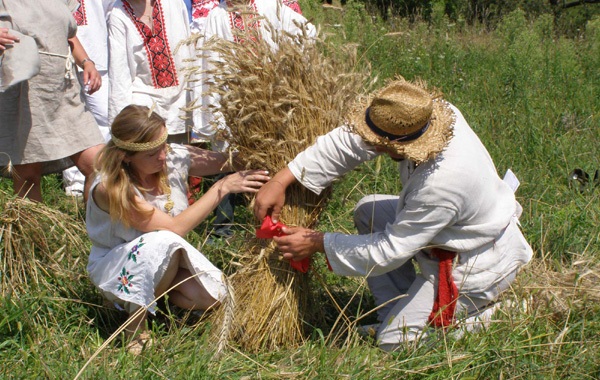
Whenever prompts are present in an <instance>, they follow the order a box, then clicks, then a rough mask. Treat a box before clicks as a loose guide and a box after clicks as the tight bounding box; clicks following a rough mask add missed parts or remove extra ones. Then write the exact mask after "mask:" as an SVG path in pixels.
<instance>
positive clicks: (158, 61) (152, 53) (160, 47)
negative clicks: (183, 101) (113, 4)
mask: <svg viewBox="0 0 600 380" xmlns="http://www.w3.org/2000/svg"><path fill="white" fill-rule="evenodd" d="M123 7H124V8H125V10H126V11H127V14H128V15H129V18H131V20H132V21H133V23H134V24H135V27H136V29H137V30H138V32H139V33H140V36H141V37H142V40H143V41H144V47H145V48H146V54H147V56H148V61H149V62H150V71H152V82H153V85H154V88H166V87H173V86H177V85H179V80H178V79H177V70H176V69H175V62H174V61H173V55H172V54H171V48H170V47H169V40H168V39H167V31H166V29H165V17H164V14H163V9H162V5H161V4H160V0H156V1H155V2H154V6H153V7H152V26H153V29H154V31H153V30H152V29H150V28H149V27H148V25H146V24H144V23H143V22H142V21H141V20H140V19H139V18H137V17H136V16H135V14H134V13H133V8H132V7H131V5H130V4H129V3H128V2H127V0H123Z"/></svg>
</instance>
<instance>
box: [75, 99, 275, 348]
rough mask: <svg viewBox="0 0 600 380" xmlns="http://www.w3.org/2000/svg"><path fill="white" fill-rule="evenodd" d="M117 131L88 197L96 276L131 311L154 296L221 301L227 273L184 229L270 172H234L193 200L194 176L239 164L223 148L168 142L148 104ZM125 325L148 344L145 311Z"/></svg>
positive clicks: (197, 304) (188, 305)
mask: <svg viewBox="0 0 600 380" xmlns="http://www.w3.org/2000/svg"><path fill="white" fill-rule="evenodd" d="M111 128H112V129H111V131H112V138H111V140H110V141H109V142H108V143H107V145H106V147H104V148H103V149H102V151H101V152H100V154H99V156H98V159H97V170H98V175H97V177H96V179H95V180H94V182H93V183H92V186H91V190H90V198H89V201H88V204H87V220H86V224H87V229H88V234H89V236H90V239H91V241H92V250H91V254H90V258H89V263H88V272H89V274H90V277H91V281H92V282H93V283H94V285H95V286H96V287H97V288H98V289H99V290H100V292H101V293H102V294H103V295H104V297H106V298H107V299H108V300H109V301H111V302H114V303H115V304H117V305H119V306H121V307H122V308H124V309H125V310H126V311H127V312H129V313H130V314H132V315H133V314H134V313H136V312H137V311H138V310H139V309H140V308H142V307H144V308H147V309H148V311H150V312H152V313H153V312H154V310H155V298H156V297H159V296H161V295H163V294H164V293H166V292H168V294H169V301H170V302H172V303H173V304H175V305H177V306H179V307H181V308H185V309H191V310H206V309H209V308H212V307H216V306H218V305H219V302H220V301H221V300H222V299H223V297H224V296H225V287H224V284H223V282H222V278H221V276H222V273H221V271H220V270H219V269H217V268H216V267H215V266H214V265H213V264H212V263H211V262H210V261H209V260H208V259H207V258H206V257H204V256H203V255H202V254H201V253H200V252H198V250H196V249H195V248H194V247H193V246H191V245H190V244H189V243H187V242H186V240H185V239H184V237H185V235H186V234H187V233H188V232H190V231H191V230H192V229H193V228H194V227H195V226H197V225H198V224H199V223H201V222H202V221H203V220H204V219H205V218H206V217H207V216H208V215H209V214H210V213H211V212H212V211H213V209H214V208H215V207H216V205H218V204H219V202H220V201H221V200H222V199H223V197H224V196H226V195H227V194H230V193H241V192H256V191H257V190H258V189H259V188H260V187H261V186H262V185H263V183H264V182H266V181H268V180H269V179H270V177H269V176H268V175H267V174H268V173H267V172H265V171H262V170H250V171H243V172H237V173H234V174H231V175H229V176H227V177H224V178H223V179H221V180H220V181H218V182H216V183H215V184H214V185H213V186H212V187H211V188H210V189H209V190H208V191H206V193H205V194H204V195H203V196H202V197H201V198H200V199H199V200H198V201H196V202H195V203H194V204H193V205H191V206H189V207H188V199H187V185H186V184H187V179H188V176H190V175H193V176H198V177H201V176H205V175H212V174H217V173H220V172H222V171H224V170H226V171H231V170H233V169H232V168H231V167H230V165H229V164H227V160H226V157H225V156H223V155H222V154H219V153H215V152H211V151H207V150H203V149H200V148H196V147H192V146H184V145H179V144H168V143H167V142H166V140H167V136H168V132H167V128H166V126H165V122H164V119H162V118H161V117H160V116H158V115H157V114H156V113H154V112H151V111H150V110H149V109H148V108H147V107H145V106H136V105H130V106H127V107H126V108H124V109H123V111H121V113H120V114H119V115H118V116H117V117H116V118H115V121H114V122H113V124H112V127H111ZM136 315H137V317H135V318H134V319H133V320H132V323H130V324H129V326H128V327H127V329H126V333H127V334H128V335H130V336H132V335H133V334H134V333H135V332H136V330H139V331H141V332H142V334H139V336H138V337H137V338H136V340H134V341H133V343H136V342H137V343H139V344H140V345H142V344H143V343H144V341H145V340H146V339H148V334H147V332H145V331H144V330H145V329H146V326H145V319H146V313H145V312H143V313H137V314H136Z"/></svg>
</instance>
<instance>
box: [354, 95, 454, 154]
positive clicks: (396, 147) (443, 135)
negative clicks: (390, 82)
mask: <svg viewBox="0 0 600 380" xmlns="http://www.w3.org/2000/svg"><path fill="white" fill-rule="evenodd" d="M373 97H374V96H369V97H368V98H367V99H363V100H362V101H359V102H357V103H356V104H355V106H354V107H353V109H352V111H351V112H350V117H349V121H348V124H349V127H350V128H351V130H352V131H353V132H355V133H356V134H358V135H359V136H361V137H362V139H363V140H364V141H365V142H367V143H368V144H371V145H379V146H385V147H386V148H388V149H389V150H391V151H393V152H394V153H396V154H399V155H401V156H403V157H404V158H405V159H409V160H411V161H414V162H415V163H417V164H420V163H422V162H425V161H427V160H429V159H432V158H434V157H435V156H436V155H437V154H438V153H440V152H441V151H442V150H443V149H444V148H445V147H446V145H447V144H448V142H449V141H450V139H451V138H452V135H453V129H454V121H455V118H456V117H455V115H454V112H452V109H451V108H450V105H449V104H448V103H447V102H446V101H444V100H442V99H434V100H433V112H432V115H431V120H430V122H429V127H428V128H427V130H426V131H425V132H424V133H423V134H422V135H421V136H420V137H419V138H417V139H415V140H412V141H406V142H398V141H392V140H390V139H388V138H386V137H382V136H379V135H378V134H376V133H375V132H373V131H372V130H371V128H369V126H368V125H367V123H366V121H365V111H366V109H367V107H368V106H369V105H370V104H371V100H372V99H373Z"/></svg>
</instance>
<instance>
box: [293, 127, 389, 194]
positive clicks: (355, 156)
mask: <svg viewBox="0 0 600 380" xmlns="http://www.w3.org/2000/svg"><path fill="white" fill-rule="evenodd" d="M377 155H378V153H377V152H375V150H374V149H373V148H371V147H370V146H369V145H367V144H366V143H365V142H364V141H363V140H362V138H361V137H360V136H358V135H356V134H354V133H351V132H350V131H349V130H348V128H346V127H343V126H342V127H338V128H336V129H334V130H333V131H331V132H329V133H327V134H326V135H324V136H320V137H319V138H317V141H316V142H315V143H314V145H312V146H310V147H308V148H307V149H306V150H304V151H303V152H301V153H299V154H298V155H297V156H296V158H294V160H293V161H292V162H290V163H289V164H288V168H289V169H290V170H291V172H292V174H293V175H294V177H296V180H297V181H298V182H299V183H301V184H302V185H303V186H304V187H306V188H307V189H309V190H310V191H312V192H314V193H316V194H320V193H321V191H323V190H324V189H325V188H326V187H327V186H329V184H331V182H332V181H333V180H334V179H336V178H338V177H340V176H342V175H344V174H346V173H347V172H349V171H351V170H352V169H354V168H355V167H357V166H358V165H359V164H361V163H363V162H366V161H369V160H372V159H373V158H375V157H376V156H377Z"/></svg>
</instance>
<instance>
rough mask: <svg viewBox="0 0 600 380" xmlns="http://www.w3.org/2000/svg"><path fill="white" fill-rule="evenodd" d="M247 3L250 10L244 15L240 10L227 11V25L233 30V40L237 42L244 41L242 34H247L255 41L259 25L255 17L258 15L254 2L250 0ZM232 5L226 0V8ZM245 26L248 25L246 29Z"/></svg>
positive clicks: (241, 42)
mask: <svg viewBox="0 0 600 380" xmlns="http://www.w3.org/2000/svg"><path fill="white" fill-rule="evenodd" d="M248 5H249V6H250V7H251V8H252V11H251V12H248V13H245V14H244V15H242V14H241V13H240V12H231V11H227V13H229V26H230V27H231V31H232V32H233V41H234V42H237V43H239V44H243V43H245V42H246V39H245V38H244V37H243V36H244V35H247V36H249V37H250V39H251V40H252V41H256V39H257V33H258V28H259V27H260V20H259V19H257V18H256V17H257V15H258V10H257V9H256V3H255V2H254V0H252V1H250V4H248ZM232 6H233V5H232V4H231V3H230V2H229V1H227V8H229V9H231V8H232ZM246 27H248V29H246Z"/></svg>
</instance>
